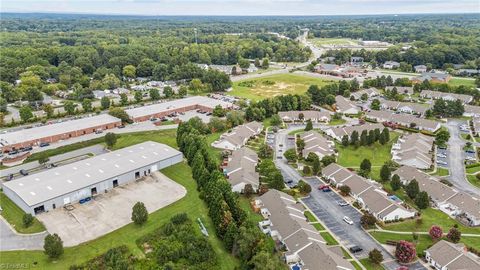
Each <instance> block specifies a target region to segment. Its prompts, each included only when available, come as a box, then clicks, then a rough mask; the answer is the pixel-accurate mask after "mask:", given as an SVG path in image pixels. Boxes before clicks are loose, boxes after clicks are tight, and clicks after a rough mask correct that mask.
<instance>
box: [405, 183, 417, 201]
mask: <svg viewBox="0 0 480 270" xmlns="http://www.w3.org/2000/svg"><path fill="white" fill-rule="evenodd" d="M419 191H420V189H419V188H418V182H417V180H415V179H413V180H412V181H410V183H408V185H406V186H405V192H406V193H407V195H408V197H410V199H415V197H416V196H417V194H418V192H419Z"/></svg>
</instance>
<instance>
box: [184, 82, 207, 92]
mask: <svg viewBox="0 0 480 270" xmlns="http://www.w3.org/2000/svg"><path fill="white" fill-rule="evenodd" d="M188 88H189V90H190V91H191V92H192V93H194V94H198V93H201V92H203V90H204V89H205V86H204V85H203V83H202V81H201V80H200V79H193V80H191V81H190V84H189V86H188Z"/></svg>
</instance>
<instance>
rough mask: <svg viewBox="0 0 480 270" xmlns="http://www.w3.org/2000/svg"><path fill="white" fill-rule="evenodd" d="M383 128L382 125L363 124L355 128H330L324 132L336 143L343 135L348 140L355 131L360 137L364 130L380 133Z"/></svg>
mask: <svg viewBox="0 0 480 270" xmlns="http://www.w3.org/2000/svg"><path fill="white" fill-rule="evenodd" d="M383 128H384V126H383V125H382V124H364V125H357V126H346V127H332V128H329V129H327V130H325V133H326V134H327V135H328V136H330V137H332V138H334V139H336V140H338V141H341V140H342V137H343V136H344V135H347V136H348V138H350V137H351V136H352V133H353V132H354V131H357V132H358V135H360V134H362V131H364V130H366V131H367V132H369V131H370V130H375V129H380V131H382V130H383Z"/></svg>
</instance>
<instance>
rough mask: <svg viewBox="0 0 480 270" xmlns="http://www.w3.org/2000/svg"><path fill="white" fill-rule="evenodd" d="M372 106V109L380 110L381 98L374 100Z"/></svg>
mask: <svg viewBox="0 0 480 270" xmlns="http://www.w3.org/2000/svg"><path fill="white" fill-rule="evenodd" d="M370 108H372V110H375V111H379V110H380V100H378V99H374V100H372V104H371V105H370Z"/></svg>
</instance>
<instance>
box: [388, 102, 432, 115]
mask: <svg viewBox="0 0 480 270" xmlns="http://www.w3.org/2000/svg"><path fill="white" fill-rule="evenodd" d="M430 107H431V106H429V105H423V104H419V103H411V102H400V101H391V100H385V101H383V102H382V104H381V108H382V109H384V110H393V111H398V112H401V113H409V114H418V115H424V114H425V112H426V111H427V110H428V109H430Z"/></svg>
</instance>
